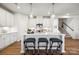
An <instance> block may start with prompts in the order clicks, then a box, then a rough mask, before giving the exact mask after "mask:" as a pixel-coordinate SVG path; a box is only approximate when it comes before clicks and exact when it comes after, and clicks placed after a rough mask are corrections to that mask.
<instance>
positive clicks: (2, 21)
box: [0, 8, 6, 26]
mask: <svg viewBox="0 0 79 59" xmlns="http://www.w3.org/2000/svg"><path fill="white" fill-rule="evenodd" d="M0 25H1V26H6V14H5V10H3V9H2V8H0Z"/></svg>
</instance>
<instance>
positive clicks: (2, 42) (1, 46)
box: [0, 36, 5, 50]
mask: <svg viewBox="0 0 79 59" xmlns="http://www.w3.org/2000/svg"><path fill="white" fill-rule="evenodd" d="M4 45H5V42H4V40H3V37H2V36H0V50H1V49H3V48H4Z"/></svg>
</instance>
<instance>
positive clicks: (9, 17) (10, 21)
mask: <svg viewBox="0 0 79 59" xmlns="http://www.w3.org/2000/svg"><path fill="white" fill-rule="evenodd" d="M6 16H7V17H6V20H7V21H6V22H7V24H6V25H7V26H13V25H14V16H13V14H11V13H9V12H7V14H6Z"/></svg>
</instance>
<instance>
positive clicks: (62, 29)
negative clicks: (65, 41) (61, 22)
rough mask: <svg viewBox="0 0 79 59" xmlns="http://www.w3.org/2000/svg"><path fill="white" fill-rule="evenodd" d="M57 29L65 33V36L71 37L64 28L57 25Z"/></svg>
mask: <svg viewBox="0 0 79 59" xmlns="http://www.w3.org/2000/svg"><path fill="white" fill-rule="evenodd" d="M59 31H60V32H61V33H63V34H65V35H66V36H65V38H72V37H71V35H70V34H69V33H68V32H67V31H66V30H65V29H64V28H61V27H59Z"/></svg>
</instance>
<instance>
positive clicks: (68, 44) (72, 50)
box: [0, 38, 79, 55]
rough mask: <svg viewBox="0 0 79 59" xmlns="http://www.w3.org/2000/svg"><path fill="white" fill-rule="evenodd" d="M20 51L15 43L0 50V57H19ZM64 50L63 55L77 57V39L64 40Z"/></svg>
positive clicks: (18, 43)
mask: <svg viewBox="0 0 79 59" xmlns="http://www.w3.org/2000/svg"><path fill="white" fill-rule="evenodd" d="M20 49H21V44H20V42H15V43H14V44H12V45H10V46H9V47H7V48H5V49H3V50H1V51H0V55H21V53H20ZM65 50H66V52H65V53H64V55H79V39H71V38H66V39H65ZM31 52H32V51H30V53H31ZM28 55H30V54H28ZM49 55H50V53H49Z"/></svg>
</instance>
